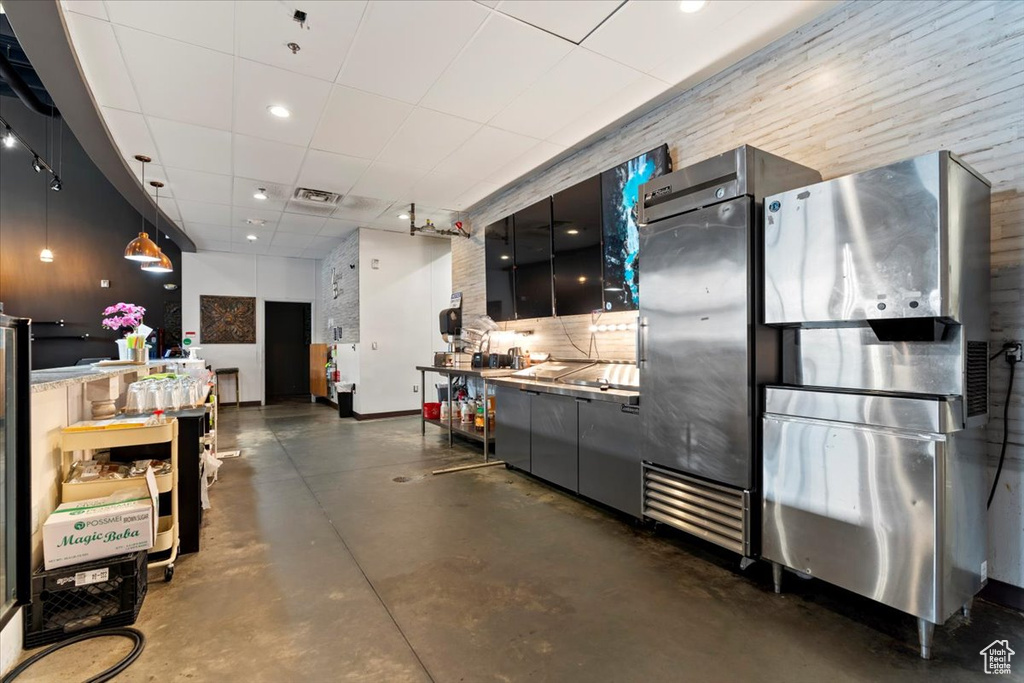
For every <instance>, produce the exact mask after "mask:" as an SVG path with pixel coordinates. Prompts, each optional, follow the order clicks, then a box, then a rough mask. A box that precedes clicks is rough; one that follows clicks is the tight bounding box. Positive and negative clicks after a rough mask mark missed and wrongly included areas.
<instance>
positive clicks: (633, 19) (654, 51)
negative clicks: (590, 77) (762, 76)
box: [583, 2, 773, 73]
mask: <svg viewBox="0 0 1024 683" xmlns="http://www.w3.org/2000/svg"><path fill="white" fill-rule="evenodd" d="M750 4H754V3H751V2H709V3H708V4H707V6H706V7H705V8H704V9H703V10H701V11H700V12H694V13H692V14H687V13H686V12H680V11H679V4H678V3H675V2H627V3H626V4H625V6H624V7H623V8H622V9H620V10H619V11H618V12H616V13H615V14H614V15H613V16H612V17H611V18H610V19H608V21H606V22H605V23H604V24H602V25H601V27H600V28H598V29H597V30H596V31H594V33H593V34H591V35H590V37H589V38H587V39H586V40H585V41H583V46H584V47H586V48H588V49H590V50H593V51H594V52H597V53H599V54H602V55H604V56H606V57H609V58H611V59H614V60H615V61H617V62H620V63H622V64H626V65H628V66H631V67H633V68H634V69H637V70H638V71H643V72H644V73H650V72H651V70H652V69H654V68H655V67H656V66H658V65H659V64H662V63H663V62H664V61H665V60H666V59H668V58H669V57H670V56H671V55H672V54H674V53H676V52H679V51H680V49H681V48H683V47H684V46H685V45H686V43H687V42H689V41H691V40H698V39H700V38H701V36H703V35H707V34H709V33H710V34H714V35H717V36H718V39H719V41H720V42H721V43H726V44H727V43H729V42H731V39H730V37H729V32H728V31H724V32H716V31H715V29H716V28H717V27H718V26H719V25H721V24H722V23H724V22H726V21H728V19H729V18H730V17H732V16H733V15H735V14H736V13H737V12H741V11H743V10H744V9H745V8H746V7H747V6H748V5H750ZM766 4H773V3H766Z"/></svg>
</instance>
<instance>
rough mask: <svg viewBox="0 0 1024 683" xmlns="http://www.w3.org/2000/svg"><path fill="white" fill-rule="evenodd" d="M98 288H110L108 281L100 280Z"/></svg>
mask: <svg viewBox="0 0 1024 683" xmlns="http://www.w3.org/2000/svg"><path fill="white" fill-rule="evenodd" d="M100 287H102V288H103V289H108V288H109V287H110V280H100Z"/></svg>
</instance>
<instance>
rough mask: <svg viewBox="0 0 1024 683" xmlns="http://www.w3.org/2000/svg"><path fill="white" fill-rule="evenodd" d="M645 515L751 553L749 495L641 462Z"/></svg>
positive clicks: (714, 541)
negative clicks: (642, 464)
mask: <svg viewBox="0 0 1024 683" xmlns="http://www.w3.org/2000/svg"><path fill="white" fill-rule="evenodd" d="M644 516H645V517H648V518H650V519H653V520H655V521H658V522H661V523H663V524H667V525H669V526H671V527H675V528H676V529H679V530H681V531H685V532H687V533H690V534H693V535H694V536H699V537H701V538H703V539H705V540H707V541H711V542H712V543H715V544H717V545H720V546H722V547H724V548H728V549H729V550H732V551H734V552H737V553H740V554H741V555H749V554H750V494H749V492H748V491H742V490H739V489H731V488H727V487H725V486H716V485H714V484H709V483H707V482H703V481H701V480H699V479H694V478H692V477H687V476H685V475H682V474H678V473H676V472H670V471H669V470H664V469H660V468H656V467H652V466H650V465H647V464H645V465H644Z"/></svg>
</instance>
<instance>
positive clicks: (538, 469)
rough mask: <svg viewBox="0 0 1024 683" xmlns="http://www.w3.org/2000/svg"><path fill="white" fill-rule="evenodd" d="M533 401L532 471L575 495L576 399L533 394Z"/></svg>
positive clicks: (576, 479) (531, 420)
mask: <svg viewBox="0 0 1024 683" xmlns="http://www.w3.org/2000/svg"><path fill="white" fill-rule="evenodd" d="M531 398H532V400H531V402H530V425H531V427H532V429H531V432H530V464H531V471H532V472H533V474H534V475H536V476H538V477H540V478H541V479H546V480H547V481H550V482H551V483H552V484H557V485H558V486H561V487H563V488H567V489H569V490H570V491H574V492H576V491H578V489H579V487H578V478H577V473H578V468H577V462H578V451H577V438H576V433H577V428H578V420H577V412H576V399H574V398H571V397H568V396H555V395H553V394H534V395H533V396H532V397H531Z"/></svg>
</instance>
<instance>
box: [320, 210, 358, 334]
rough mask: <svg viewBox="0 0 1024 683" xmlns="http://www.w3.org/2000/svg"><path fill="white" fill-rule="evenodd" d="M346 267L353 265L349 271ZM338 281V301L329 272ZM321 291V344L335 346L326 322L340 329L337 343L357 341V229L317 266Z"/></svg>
mask: <svg viewBox="0 0 1024 683" xmlns="http://www.w3.org/2000/svg"><path fill="white" fill-rule="evenodd" d="M349 266H355V267H354V268H350V267H349ZM332 269H333V270H334V273H335V274H336V277H337V278H338V298H337V299H335V298H334V296H333V288H332V285H331V271H332ZM320 291H321V292H322V293H323V294H322V297H323V300H322V301H321V310H322V313H321V315H322V320H323V324H324V341H325V342H326V343H328V344H333V343H335V339H334V333H333V331H332V330H331V329H330V325H329V324H328V322H329V321H330V320H331V319H333V320H334V326H335V327H341V332H342V337H341V339H339V340H337V341H338V342H345V343H349V344H351V343H355V342H358V341H359V231H358V230H356V231H355V232H353V233H352V234H351V235H349V236H348V237H347V238H345V241H344V242H342V243H341V244H340V245H338V246H337V247H335V249H334V251H332V252H331V253H330V254H328V255H327V256H326V257H324V259H323V261H321V265H320Z"/></svg>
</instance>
